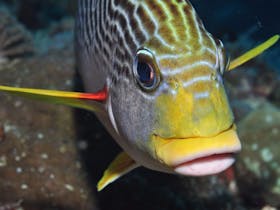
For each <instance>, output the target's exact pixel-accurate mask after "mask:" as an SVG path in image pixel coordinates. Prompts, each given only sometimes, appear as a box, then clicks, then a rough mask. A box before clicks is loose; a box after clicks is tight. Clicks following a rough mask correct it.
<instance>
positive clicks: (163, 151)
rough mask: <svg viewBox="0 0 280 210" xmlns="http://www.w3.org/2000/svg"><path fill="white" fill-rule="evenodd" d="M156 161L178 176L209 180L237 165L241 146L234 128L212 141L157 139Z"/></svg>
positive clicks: (153, 141) (153, 142)
mask: <svg viewBox="0 0 280 210" xmlns="http://www.w3.org/2000/svg"><path fill="white" fill-rule="evenodd" d="M152 146H153V147H154V151H155V158H156V159H158V160H159V161H161V162H162V163H163V164H165V165H167V166H168V167H170V168H171V169H172V170H173V171H174V172H175V173H178V174H181V175H185V176H205V175H212V174H217V173H220V172H222V171H224V170H226V169H227V168H228V167H230V166H231V165H232V164H233V163H234V157H233V156H234V154H235V153H237V152H239V151H240V150H241V143H240V140H239V138H238V136H237V133H236V131H235V128H234V126H233V127H231V128H230V129H228V130H226V131H223V132H221V133H219V134H218V135H216V136H212V137H195V138H186V139H181V138H180V139H175V138H174V139H164V138H161V137H159V136H156V135H154V136H153V138H152Z"/></svg>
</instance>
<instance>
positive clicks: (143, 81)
mask: <svg viewBox="0 0 280 210" xmlns="http://www.w3.org/2000/svg"><path fill="white" fill-rule="evenodd" d="M133 72H134V76H135V79H136V82H137V83H138V85H139V86H140V87H141V88H142V89H143V90H145V91H152V90H155V89H156V88H157V86H158V84H159V81H160V75H159V71H158V67H157V65H156V62H155V58H154V55H153V53H152V52H151V51H149V50H148V49H140V50H138V51H137V53H136V56H135V60H134V65H133Z"/></svg>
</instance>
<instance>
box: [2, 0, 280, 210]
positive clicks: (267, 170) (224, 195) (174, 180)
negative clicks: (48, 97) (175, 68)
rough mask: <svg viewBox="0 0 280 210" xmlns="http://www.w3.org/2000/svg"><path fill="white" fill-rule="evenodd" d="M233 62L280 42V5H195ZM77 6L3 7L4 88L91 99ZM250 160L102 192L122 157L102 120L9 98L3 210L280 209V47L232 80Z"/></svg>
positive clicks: (146, 177)
mask: <svg viewBox="0 0 280 210" xmlns="http://www.w3.org/2000/svg"><path fill="white" fill-rule="evenodd" d="M191 2H192V3H193V5H194V7H195V8H196V9H197V12H198V14H199V16H200V18H201V19H202V20H203V22H204V24H205V26H206V28H207V29H208V31H209V32H211V33H212V34H213V35H214V36H215V37H217V38H220V39H222V40H223V42H224V44H225V46H226V49H227V52H228V54H229V55H230V57H232V58H235V57H236V56H238V55H240V54H241V53H243V52H246V51H247V50H248V49H251V48H252V47H254V46H256V45H257V44H259V43H261V42H263V41H265V40H266V39H268V38H269V37H271V36H272V35H274V34H280V22H279V20H280V12H279V8H280V1H279V0H266V1H263V0H254V1H252V0H228V1H222V0H211V1H205V0H193V1H191ZM75 11H76V1H72V0H44V1H40V0H0V84H3V85H12V86H21V87H34V88H35V87H36V88H47V89H59V90H75V91H82V90H83V86H82V83H81V81H80V77H79V75H78V74H77V72H76V67H75V59H74V49H73V27H74V16H75ZM225 85H226V87H227V92H228V96H229V98H230V102H231V105H232V108H233V111H234V114H235V117H236V121H237V127H238V133H239V135H240V138H241V141H242V144H243V150H242V152H241V153H240V154H239V155H238V156H237V162H236V164H235V166H234V167H233V168H231V169H229V170H227V171H226V172H225V173H222V174H219V175H216V176H211V177H203V178H189V177H180V176H175V175H168V174H162V173H159V172H154V171H150V170H148V169H144V168H139V169H137V170H134V171H132V172H131V173H129V174H127V175H126V176H124V177H123V178H121V179H120V180H117V181H116V182H114V183H113V184H111V185H110V186H108V187H107V188H105V189H104V191H102V192H99V193H97V192H96V187H95V186H96V183H97V181H98V180H99V178H100V177H101V175H102V173H103V171H104V169H105V168H106V167H107V165H108V164H109V163H110V161H111V160H112V159H113V158H114V157H115V155H116V154H117V153H118V151H119V150H120V148H119V147H118V146H117V145H116V143H115V142H114V141H113V139H112V138H111V137H110V136H109V135H108V133H107V132H106V131H105V129H104V128H103V127H102V125H101V124H100V123H99V122H98V121H97V119H96V118H95V117H94V116H93V114H91V113H88V112H86V111H81V110H73V109H71V108H68V107H64V106H55V105H49V104H44V103H40V102H35V101H30V100H25V99H22V98H17V97H14V96H10V95H6V94H2V93H1V94H0V210H14V209H17V210H19V209H21V210H77V209H82V210H90V209H94V210H95V209H100V210H131V209H133V210H188V209H190V210H208V209H210V210H211V209H213V210H220V209H221V210H245V209H250V210H255V209H262V210H274V209H280V43H277V44H276V45H275V46H273V47H272V48H271V49H269V50H268V51H267V52H265V53H264V54H262V55H261V56H258V57H257V58H255V59H253V60H252V61H250V62H248V63H247V64H245V65H243V66H242V67H240V68H238V69H236V70H234V71H232V72H230V73H227V74H226V76H225Z"/></svg>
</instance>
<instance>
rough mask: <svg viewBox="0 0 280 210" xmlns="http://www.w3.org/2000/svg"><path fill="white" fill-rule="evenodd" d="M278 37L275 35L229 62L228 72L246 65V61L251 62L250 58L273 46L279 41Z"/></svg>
mask: <svg viewBox="0 0 280 210" xmlns="http://www.w3.org/2000/svg"><path fill="white" fill-rule="evenodd" d="M279 37H280V36H279V35H275V36H273V37H271V38H270V39H268V40H267V41H265V42H264V43H262V44H260V45H259V46H257V47H255V48H253V49H252V50H250V51H248V52H246V53H245V54H243V55H241V56H240V57H238V58H236V59H234V60H233V61H231V62H230V65H229V68H228V71H230V70H232V69H235V68H236V67H238V66H240V65H242V64H244V63H246V62H247V61H249V60H251V59H252V58H254V57H256V56H258V55H260V54H261V53H262V52H263V51H265V50H267V49H268V48H270V47H271V46H272V45H274V44H275V43H276V42H277V41H278V40H279Z"/></svg>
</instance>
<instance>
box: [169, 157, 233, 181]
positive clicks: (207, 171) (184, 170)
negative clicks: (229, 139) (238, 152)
mask: <svg viewBox="0 0 280 210" xmlns="http://www.w3.org/2000/svg"><path fill="white" fill-rule="evenodd" d="M234 161H235V160H234V157H233V155H232V154H230V153H226V154H214V155H209V156H206V157H201V158H196V159H194V160H191V161H187V162H184V163H181V164H179V165H177V166H176V167H175V168H174V170H175V171H176V172H177V173H179V174H182V175H185V176H205V175H213V174H217V173H220V172H222V171H224V170H226V169H227V168H229V167H230V166H231V165H232V164H233V163H234Z"/></svg>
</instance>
